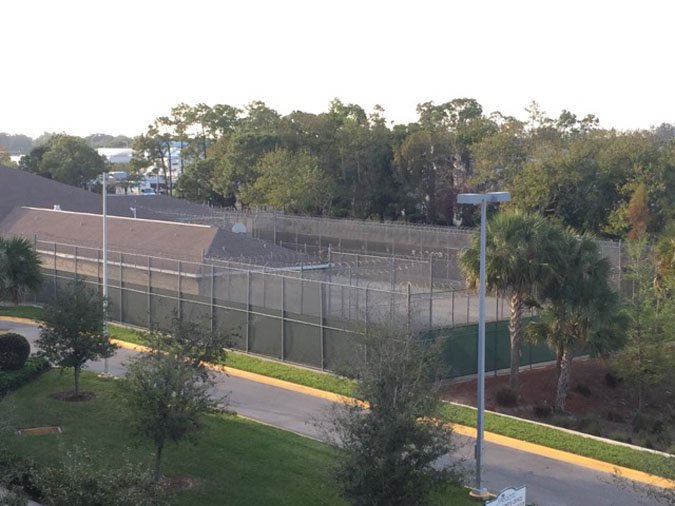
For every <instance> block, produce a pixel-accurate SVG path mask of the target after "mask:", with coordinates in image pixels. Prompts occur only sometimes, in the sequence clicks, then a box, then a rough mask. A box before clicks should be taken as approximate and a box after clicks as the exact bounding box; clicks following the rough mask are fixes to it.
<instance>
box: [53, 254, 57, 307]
mask: <svg viewBox="0 0 675 506" xmlns="http://www.w3.org/2000/svg"><path fill="white" fill-rule="evenodd" d="M52 244H53V245H54V296H55V297H56V277H57V269H56V243H52Z"/></svg>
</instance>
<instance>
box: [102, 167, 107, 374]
mask: <svg viewBox="0 0 675 506" xmlns="http://www.w3.org/2000/svg"><path fill="white" fill-rule="evenodd" d="M101 178H102V180H101V181H102V184H101V188H102V191H101V194H102V195H103V335H104V336H105V338H106V339H108V174H107V172H105V171H104V172H103V174H102V176H101ZM103 372H104V373H105V374H108V359H107V358H104V359H103Z"/></svg>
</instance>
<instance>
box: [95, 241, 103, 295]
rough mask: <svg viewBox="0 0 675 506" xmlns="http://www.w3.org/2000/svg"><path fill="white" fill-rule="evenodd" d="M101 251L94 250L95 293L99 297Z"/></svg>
mask: <svg viewBox="0 0 675 506" xmlns="http://www.w3.org/2000/svg"><path fill="white" fill-rule="evenodd" d="M101 285H102V283H101V250H100V249H97V250H96V291H97V293H98V294H99V295H101Z"/></svg>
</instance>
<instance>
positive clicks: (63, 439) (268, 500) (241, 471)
mask: <svg viewBox="0 0 675 506" xmlns="http://www.w3.org/2000/svg"><path fill="white" fill-rule="evenodd" d="M115 386H116V385H115V381H110V380H108V381H102V380H101V379H99V378H98V377H97V376H96V375H94V374H92V373H87V372H84V373H83V374H82V388H83V389H84V390H91V391H94V392H96V399H95V400H93V401H90V402H76V403H68V402H63V401H56V400H53V399H51V398H50V394H51V393H53V392H58V391H64V390H70V389H72V379H71V377H70V375H61V374H59V372H58V371H51V372H48V373H46V374H45V375H43V376H41V377H40V378H39V379H37V380H36V381H35V382H33V383H31V384H30V385H28V386H26V387H23V388H21V389H20V390H18V391H16V392H14V393H12V394H11V395H10V396H9V397H8V399H7V403H3V404H2V405H3V406H10V407H11V409H10V410H9V412H10V417H11V419H12V422H13V425H14V426H17V427H21V426H30V425H41V424H55V425H61V426H63V428H64V432H63V433H62V434H58V435H57V434H50V435H42V436H30V437H28V436H16V435H13V436H11V439H10V441H9V442H8V449H9V450H10V451H11V452H12V453H14V454H19V455H25V456H32V457H33V458H34V459H35V460H36V461H38V462H39V463H51V464H53V463H56V462H57V461H58V456H59V455H62V454H63V451H64V450H65V449H67V448H68V447H71V446H72V445H81V446H84V447H86V448H88V449H90V451H92V453H96V452H102V453H101V455H100V458H99V460H98V463H99V464H100V465H106V466H114V465H117V464H119V463H120V462H121V461H122V459H123V458H124V456H126V458H127V459H129V460H133V461H139V462H147V463H148V465H150V463H151V458H152V455H151V453H152V449H151V448H150V446H149V445H148V444H147V443H146V442H144V441H142V440H138V439H136V438H134V437H133V436H132V435H131V434H129V432H128V429H127V427H128V420H127V418H126V414H125V412H124V410H123V409H120V404H119V401H118V400H117V399H116V398H115V396H114V391H115ZM335 452H336V450H335V449H334V448H332V447H331V446H329V445H326V444H324V443H320V442H317V441H314V440H311V439H307V438H304V437H301V436H297V435H295V434H292V433H289V432H286V431H282V430H279V429H274V428H271V427H268V426H265V425H261V424H258V423H255V422H250V421H247V420H242V419H239V418H236V417H232V416H226V415H209V416H208V417H207V430H206V432H205V433H204V434H202V435H201V436H200V437H199V438H198V440H197V445H196V446H193V445H191V444H189V443H184V444H181V445H179V446H170V447H169V448H168V449H167V451H166V460H165V468H164V471H165V474H166V475H167V476H192V477H197V478H198V480H199V482H198V485H197V486H196V487H195V488H194V489H192V490H189V491H183V492H180V493H177V494H175V495H174V496H172V498H171V504H172V505H181V506H188V505H190V506H192V505H195V506H197V505H204V504H213V505H217V504H228V505H230V506H239V505H241V506H256V505H265V506H266V505H269V504H274V505H279V506H284V505H288V506H291V505H293V506H296V505H297V506H303V505H307V506H310V505H311V506H315V505H326V506H331V505H336V506H337V505H344V504H345V502H344V501H343V500H342V499H341V498H340V497H339V496H338V493H337V488H336V486H335V485H334V483H333V481H332V479H331V477H330V472H329V469H330V466H331V464H332V462H333V460H334V458H335ZM448 503H451V504H456V505H458V506H462V505H470V504H475V503H474V502H473V501H471V500H469V499H468V498H467V494H466V490H465V489H463V488H461V487H452V488H450V490H449V491H448V492H447V493H446V494H445V497H444V498H443V504H448Z"/></svg>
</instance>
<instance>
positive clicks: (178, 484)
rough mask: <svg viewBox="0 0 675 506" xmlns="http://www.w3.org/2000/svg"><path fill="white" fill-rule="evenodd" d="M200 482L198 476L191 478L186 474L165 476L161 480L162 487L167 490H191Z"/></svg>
mask: <svg viewBox="0 0 675 506" xmlns="http://www.w3.org/2000/svg"><path fill="white" fill-rule="evenodd" d="M198 483H199V480H198V479H197V478H189V477H186V476H164V477H163V478H162V480H161V485H162V488H164V490H165V491H167V492H180V491H182V490H190V489H193V488H195V487H196V486H197V484H198Z"/></svg>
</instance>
